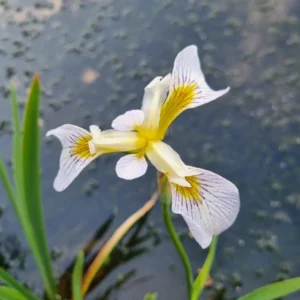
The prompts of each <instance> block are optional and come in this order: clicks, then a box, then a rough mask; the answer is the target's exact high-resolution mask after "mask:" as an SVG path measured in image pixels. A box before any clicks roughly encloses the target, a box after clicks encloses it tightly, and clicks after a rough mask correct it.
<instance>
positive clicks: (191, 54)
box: [158, 45, 229, 139]
mask: <svg viewBox="0 0 300 300" xmlns="http://www.w3.org/2000/svg"><path fill="white" fill-rule="evenodd" d="M228 91H229V87H227V88H226V89H223V90H219V91H214V90H212V89H211V88H210V87H209V86H208V84H207V83H206V80H205V78H204V75H203V73H202V70H201V65H200V60H199V57H198V53H197V47H196V46H194V45H192V46H188V47H186V48H185V49H183V50H182V51H181V52H179V53H178V55H177V56H176V58H175V63H174V67H173V72H172V79H171V84H170V91H169V95H168V98H167V100H166V101H165V103H164V104H163V106H162V108H161V114H160V122H159V134H158V136H159V137H160V138H161V139H162V138H163V137H164V135H165V133H166V131H167V129H168V128H169V126H170V125H171V123H172V122H173V121H174V119H175V118H176V117H177V116H178V115H179V114H181V113H182V112H183V111H184V110H186V109H189V108H194V107H197V106H200V105H203V104H205V103H207V102H210V101H212V100H215V99H217V98H219V97H221V96H223V95H224V94H226V93H227V92H228Z"/></svg>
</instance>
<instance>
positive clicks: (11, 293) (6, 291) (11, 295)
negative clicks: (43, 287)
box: [0, 286, 31, 300]
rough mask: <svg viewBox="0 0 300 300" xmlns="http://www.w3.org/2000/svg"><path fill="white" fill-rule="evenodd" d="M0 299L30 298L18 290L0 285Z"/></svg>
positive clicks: (28, 299) (18, 299)
mask: <svg viewBox="0 0 300 300" xmlns="http://www.w3.org/2000/svg"><path fill="white" fill-rule="evenodd" d="M0 299H1V300H30V299H31V298H28V297H26V296H25V295H22V293H20V292H19V291H17V290H15V289H13V288H10V287H7V286H1V287H0Z"/></svg>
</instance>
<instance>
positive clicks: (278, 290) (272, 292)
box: [238, 277, 300, 300]
mask: <svg viewBox="0 0 300 300" xmlns="http://www.w3.org/2000/svg"><path fill="white" fill-rule="evenodd" d="M297 291H299V292H300V277H297V278H293V279H287V280H284V281H280V282H275V283H272V284H269V285H266V286H264V287H261V288H258V289H256V290H254V291H253V292H251V293H249V294H247V295H245V296H243V297H240V298H239V299H238V300H273V299H277V298H279V297H284V296H287V295H289V294H291V293H295V292H297ZM299 297H300V294H299Z"/></svg>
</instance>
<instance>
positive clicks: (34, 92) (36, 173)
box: [22, 76, 56, 299]
mask: <svg viewBox="0 0 300 300" xmlns="http://www.w3.org/2000/svg"><path fill="white" fill-rule="evenodd" d="M39 108H40V82H39V79H38V77H37V76H35V77H34V79H33V81H32V85H31V90H30V94H29V97H28V101H27V104H26V108H25V114H24V127H23V143H22V154H23V155H22V163H23V179H24V201H25V203H26V210H27V215H28V217H29V219H30V222H31V225H32V230H33V232H34V235H35V244H36V247H37V249H35V250H37V251H35V253H34V254H35V259H36V260H37V263H38V267H39V269H40V272H41V275H42V278H43V282H44V285H45V288H46V290H47V292H48V295H49V296H50V297H51V298H52V299H53V298H54V295H55V293H56V283H55V279H54V275H53V274H54V273H53V270H52V264H51V258H50V253H49V250H48V245H47V240H46V231H45V224H44V216H43V211H42V201H41V179H40V130H39V126H38V120H39Z"/></svg>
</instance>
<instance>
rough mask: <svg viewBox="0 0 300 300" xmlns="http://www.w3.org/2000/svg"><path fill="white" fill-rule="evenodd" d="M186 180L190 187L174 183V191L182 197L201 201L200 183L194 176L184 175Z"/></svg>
mask: <svg viewBox="0 0 300 300" xmlns="http://www.w3.org/2000/svg"><path fill="white" fill-rule="evenodd" d="M185 179H186V181H187V182H188V183H189V184H190V185H191V187H185V186H180V185H178V184H175V188H176V192H177V193H178V194H179V195H181V197H182V198H184V199H186V200H189V201H191V200H195V201H198V202H200V203H202V199H201V195H200V190H201V187H200V183H199V181H198V179H197V177H196V176H188V177H185Z"/></svg>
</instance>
